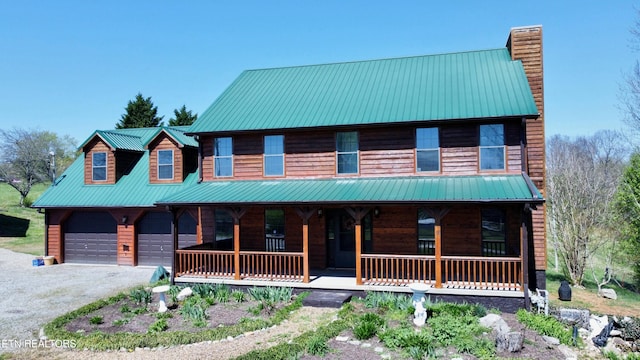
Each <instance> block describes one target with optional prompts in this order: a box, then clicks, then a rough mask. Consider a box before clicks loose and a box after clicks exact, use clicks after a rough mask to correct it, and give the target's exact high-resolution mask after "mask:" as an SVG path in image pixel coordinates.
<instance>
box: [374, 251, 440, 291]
mask: <svg viewBox="0 0 640 360" xmlns="http://www.w3.org/2000/svg"><path fill="white" fill-rule="evenodd" d="M435 266H436V259H435V257H434V256H424V255H422V256H418V255H381V254H362V277H363V278H364V279H363V282H364V283H365V284H368V285H405V284H409V283H412V282H425V283H432V282H433V281H434V280H435Z"/></svg>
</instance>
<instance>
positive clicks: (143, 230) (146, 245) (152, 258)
mask: <svg viewBox="0 0 640 360" xmlns="http://www.w3.org/2000/svg"><path fill="white" fill-rule="evenodd" d="M137 230H138V265H152V266H158V265H162V266H171V256H172V253H173V251H172V250H173V235H172V226H171V213H169V212H149V213H147V214H145V215H144V216H143V217H142V219H140V221H139V222H138V225H137ZM178 231H179V235H178V248H184V247H187V246H192V245H195V244H196V236H197V235H196V221H195V220H194V218H193V217H192V216H191V215H189V214H188V213H183V214H182V216H180V218H179V219H178Z"/></svg>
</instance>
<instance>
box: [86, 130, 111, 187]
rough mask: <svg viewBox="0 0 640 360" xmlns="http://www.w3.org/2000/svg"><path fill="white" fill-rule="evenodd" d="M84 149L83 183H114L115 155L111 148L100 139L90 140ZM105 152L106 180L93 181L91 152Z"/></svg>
mask: <svg viewBox="0 0 640 360" xmlns="http://www.w3.org/2000/svg"><path fill="white" fill-rule="evenodd" d="M83 151H84V183H85V184H115V183H116V157H115V154H114V152H113V151H111V148H110V147H109V146H108V145H107V144H106V143H105V142H104V141H102V140H101V139H99V138H97V137H96V138H95V139H94V140H91V141H90V142H89V143H88V144H87V145H86V146H85V147H84V149H83ZM97 152H105V153H107V180H106V181H93V167H92V165H93V153H97Z"/></svg>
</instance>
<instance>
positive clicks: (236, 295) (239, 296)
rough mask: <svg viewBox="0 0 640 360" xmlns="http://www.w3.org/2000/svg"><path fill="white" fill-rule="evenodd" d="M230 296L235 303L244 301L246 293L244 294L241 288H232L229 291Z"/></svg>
mask: <svg viewBox="0 0 640 360" xmlns="http://www.w3.org/2000/svg"><path fill="white" fill-rule="evenodd" d="M231 297H232V298H233V300H234V301H235V302H237V303H241V302H245V301H246V300H247V294H245V293H244V291H241V290H233V291H232V292H231Z"/></svg>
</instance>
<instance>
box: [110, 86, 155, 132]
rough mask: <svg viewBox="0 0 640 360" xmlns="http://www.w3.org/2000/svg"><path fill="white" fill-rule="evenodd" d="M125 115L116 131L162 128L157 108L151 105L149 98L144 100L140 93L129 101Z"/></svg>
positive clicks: (117, 125)
mask: <svg viewBox="0 0 640 360" xmlns="http://www.w3.org/2000/svg"><path fill="white" fill-rule="evenodd" d="M125 110H126V111H127V112H126V113H125V114H122V116H121V118H120V121H119V122H118V123H117V124H116V129H128V128H143V127H155V126H162V124H163V123H162V118H163V117H164V116H158V107H157V106H154V105H153V101H151V97H148V98H144V97H143V96H142V94H141V93H138V95H136V98H135V100H129V103H128V104H127V107H126V108H125Z"/></svg>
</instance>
